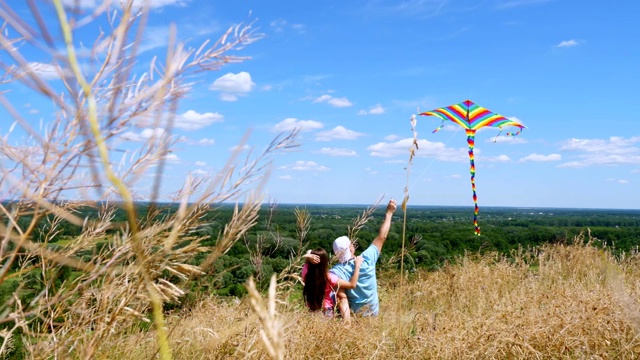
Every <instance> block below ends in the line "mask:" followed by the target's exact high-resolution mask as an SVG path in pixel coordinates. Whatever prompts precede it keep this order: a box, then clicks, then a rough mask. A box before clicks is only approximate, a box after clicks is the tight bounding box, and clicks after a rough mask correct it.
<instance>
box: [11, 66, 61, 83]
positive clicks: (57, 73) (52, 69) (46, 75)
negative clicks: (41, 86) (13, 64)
mask: <svg viewBox="0 0 640 360" xmlns="http://www.w3.org/2000/svg"><path fill="white" fill-rule="evenodd" d="M29 71H31V72H33V73H35V75H37V76H38V77H40V78H41V79H42V80H57V79H62V78H68V77H71V76H73V73H72V72H71V70H70V69H62V68H61V67H60V66H59V65H54V64H46V63H41V62H30V63H28V64H26V65H25V66H24V67H22V68H21V69H19V70H18V71H17V72H16V77H21V76H24V75H26V74H27V72H29Z"/></svg>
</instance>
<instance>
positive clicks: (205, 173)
mask: <svg viewBox="0 0 640 360" xmlns="http://www.w3.org/2000/svg"><path fill="white" fill-rule="evenodd" d="M192 174H194V175H207V174H208V172H206V171H204V170H202V169H196V170H194V171H192Z"/></svg>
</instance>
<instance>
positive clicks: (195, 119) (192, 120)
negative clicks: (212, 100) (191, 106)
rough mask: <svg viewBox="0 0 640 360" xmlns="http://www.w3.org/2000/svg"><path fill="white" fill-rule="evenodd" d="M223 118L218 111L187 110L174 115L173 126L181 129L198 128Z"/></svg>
mask: <svg viewBox="0 0 640 360" xmlns="http://www.w3.org/2000/svg"><path fill="white" fill-rule="evenodd" d="M223 119H224V116H222V115H221V114H218V113H211V112H206V113H203V114H200V113H198V112H197V111H194V110H187V111H185V112H184V113H182V114H179V115H176V118H175V120H174V123H173V126H175V127H176V129H182V130H199V129H202V128H203V127H205V126H209V125H211V124H213V123H215V122H221V121H223Z"/></svg>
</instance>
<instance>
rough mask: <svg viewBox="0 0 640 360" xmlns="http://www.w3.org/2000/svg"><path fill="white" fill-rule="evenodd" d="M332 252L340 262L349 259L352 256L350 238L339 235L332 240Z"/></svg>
mask: <svg viewBox="0 0 640 360" xmlns="http://www.w3.org/2000/svg"><path fill="white" fill-rule="evenodd" d="M333 252H334V253H335V254H336V256H337V257H338V261H340V262H341V263H344V262H347V261H349V260H351V258H352V257H353V254H351V240H349V238H348V237H346V236H340V237H339V238H337V239H335V240H333Z"/></svg>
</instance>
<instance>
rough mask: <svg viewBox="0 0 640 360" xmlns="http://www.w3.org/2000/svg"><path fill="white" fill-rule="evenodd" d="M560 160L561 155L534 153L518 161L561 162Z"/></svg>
mask: <svg viewBox="0 0 640 360" xmlns="http://www.w3.org/2000/svg"><path fill="white" fill-rule="evenodd" d="M560 160H562V156H561V155H560V154H549V155H541V154H536V153H533V154H531V155H527V156H525V157H523V158H522V159H520V160H518V161H520V162H526V161H534V162H550V161H560Z"/></svg>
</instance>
